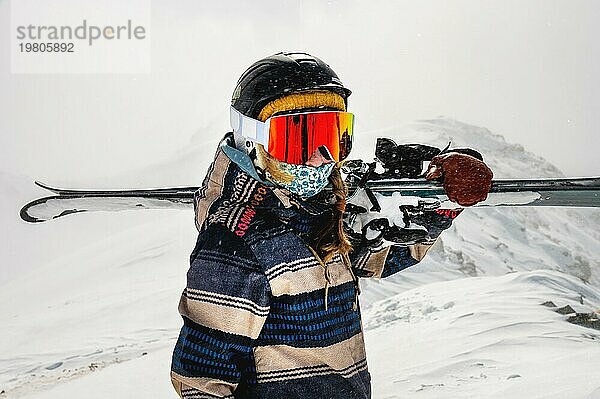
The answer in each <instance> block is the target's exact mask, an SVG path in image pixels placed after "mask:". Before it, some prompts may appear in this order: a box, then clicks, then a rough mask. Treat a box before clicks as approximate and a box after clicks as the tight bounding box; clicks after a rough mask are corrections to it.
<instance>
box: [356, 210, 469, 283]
mask: <svg viewBox="0 0 600 399" xmlns="http://www.w3.org/2000/svg"><path fill="white" fill-rule="evenodd" d="M460 212H461V211H460V210H444V209H440V210H436V211H432V212H428V213H427V214H426V215H424V216H423V217H422V220H419V221H418V222H419V224H421V225H424V226H426V228H427V231H428V232H429V238H430V240H428V241H427V242H426V243H418V244H406V245H388V246H380V247H379V248H372V247H370V246H368V245H362V246H361V245H355V246H354V251H353V252H352V253H351V254H350V261H351V263H352V267H353V269H354V272H355V274H356V275H357V276H358V277H374V278H382V277H387V276H390V275H392V274H395V273H398V272H399V271H402V270H404V269H406V268H408V267H411V266H414V265H416V264H417V263H419V262H420V261H421V260H423V258H424V257H425V255H426V254H427V251H428V250H429V249H430V248H431V246H432V245H433V244H434V243H435V241H436V240H437V238H438V237H439V236H440V234H441V233H442V231H444V230H446V229H448V228H449V227H450V226H451V225H452V221H453V220H454V218H456V217H457V216H458V215H459V214H460Z"/></svg>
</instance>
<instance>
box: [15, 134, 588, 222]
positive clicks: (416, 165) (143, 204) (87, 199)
mask: <svg viewBox="0 0 600 399" xmlns="http://www.w3.org/2000/svg"><path fill="white" fill-rule="evenodd" d="M446 150H447V148H446V149H444V150H440V149H438V148H435V147H430V146H426V145H422V144H400V145H398V144H396V143H395V142H394V141H393V140H391V139H389V138H378V139H377V143H376V146H375V160H376V161H375V162H371V163H367V162H364V161H362V160H351V161H346V162H345V163H344V166H343V167H342V171H343V172H344V173H345V174H346V180H345V181H346V184H347V186H348V190H349V193H350V198H349V201H348V204H349V207H348V208H350V209H352V205H354V207H353V209H354V210H353V211H352V210H351V211H349V212H366V211H374V212H377V211H379V210H380V209H381V207H380V204H379V202H380V200H381V199H383V197H392V201H393V204H394V206H398V207H400V208H401V209H406V207H409V208H410V209H411V211H412V212H416V213H419V212H425V211H432V210H436V209H457V208H460V206H459V205H458V204H455V203H453V202H451V201H449V200H448V197H447V196H446V192H445V190H444V188H443V186H442V184H441V183H439V182H433V181H428V180H426V179H424V178H423V177H421V176H422V174H423V167H424V163H425V162H427V161H430V160H431V159H432V158H433V157H434V156H436V155H439V154H440V153H442V152H444V151H446ZM452 151H457V152H462V153H465V154H467V155H472V156H475V157H481V155H480V154H479V153H477V152H476V151H473V150H471V149H453V150H452ZM377 166H380V167H381V169H383V173H380V172H376V170H377ZM36 184H37V185H38V186H40V187H42V188H44V189H46V190H49V191H51V192H52V193H53V195H50V196H47V197H43V198H38V199H36V200H33V201H31V202H30V203H28V204H27V205H25V206H24V207H23V208H22V209H21V218H22V219H23V220H24V221H26V222H31V223H37V222H44V221H47V220H52V219H56V218H59V217H62V216H65V215H70V214H73V213H78V212H94V211H121V210H133V209H165V208H189V207H191V206H192V205H193V202H194V193H195V192H196V190H198V187H174V188H159V189H148V190H72V189H61V188H55V187H50V186H48V185H46V184H43V183H40V182H36ZM378 198H379V199H378ZM386 201H387V200H386ZM476 206H478V207H481V206H557V207H600V177H590V178H561V179H522V180H494V181H493V183H492V188H491V191H490V193H489V195H488V199H487V200H486V201H484V202H480V203H479V204H477V205H476ZM348 208H347V210H348Z"/></svg>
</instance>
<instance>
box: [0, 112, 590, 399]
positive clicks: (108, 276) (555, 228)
mask: <svg viewBox="0 0 600 399" xmlns="http://www.w3.org/2000/svg"><path fill="white" fill-rule="evenodd" d="M377 136H388V137H396V138H397V141H400V138H402V141H404V142H424V143H431V144H436V145H438V146H444V145H445V143H447V141H448V140H450V139H451V140H452V141H453V143H454V144H455V145H456V146H462V145H465V146H466V145H469V146H472V147H474V148H477V149H479V150H481V152H482V153H483V154H484V157H485V158H486V161H487V162H488V163H489V164H490V166H491V167H492V169H493V170H494V171H495V174H496V177H525V176H529V177H531V176H540V177H543V176H558V175H560V172H559V171H558V170H557V169H556V168H554V167H553V166H552V165H550V164H548V163H547V162H545V161H544V160H542V159H540V158H538V157H536V156H534V155H532V154H531V153H528V152H526V151H524V150H523V148H522V147H520V146H518V145H512V144H507V143H506V142H504V140H503V139H502V138H501V137H499V136H495V135H492V134H490V133H489V132H487V131H486V130H485V129H480V128H476V127H473V126H469V125H465V124H462V123H460V122H456V121H453V120H448V119H443V118H440V119H436V120H431V121H423V122H418V123H415V124H413V125H411V126H407V127H404V128H401V129H391V130H389V131H385V132H369V133H368V134H364V135H362V137H360V138H359V142H358V143H356V145H355V149H361V150H362V151H360V152H359V151H357V152H356V153H355V154H353V155H354V156H355V157H366V156H370V154H372V152H370V151H372V150H370V149H369V146H368V145H367V143H373V142H374V137H377ZM371 148H372V146H371ZM194 151H195V156H196V159H202V162H204V165H206V164H207V163H208V162H209V160H210V158H212V153H213V152H214V150H213V148H208V149H207V148H206V147H205V148H202V149H200V148H197V149H195V150H194ZM190 155H191V154H186V156H184V157H179V158H178V159H177V160H173V161H172V162H171V163H169V162H165V163H162V164H161V165H160V170H161V173H162V174H163V176H168V173H169V170H171V171H172V173H173V175H174V174H176V173H177V174H178V175H179V176H180V178H181V175H182V173H184V174H185V173H186V172H185V171H186V170H188V171H189V167H188V166H189V165H190V163H191V162H192V161H190V159H192V158H193V157H191V156H190ZM195 170H198V169H197V168H196V169H195ZM182 171H184V172H182ZM148 172H149V171H139V173H140V174H144V175H145V176H148V175H149V173H148ZM150 172H151V171H150ZM187 173H190V174H189V176H190V180H189V181H187V182H184V184H185V183H187V184H198V183H199V181H200V180H201V178H202V176H200V177H198V173H197V172H195V171H193V174H192V172H187ZM193 176H195V177H193ZM192 177H193V179H194V180H192ZM2 178H3V179H5V177H3V176H2ZM12 183H13V184H15V185H17V186H18V184H23V185H25V184H30V183H29V181H23V182H21V183H18V182H16V181H15V180H14V179H13V180H12ZM17 192H19V193H21V194H19V195H20V197H19V198H18V199H14V198H7V197H4V198H2V201H9V202H10V201H16V202H19V203H21V202H22V201H23V199H22V198H21V197H22V196H23V195H22V193H23V192H24V191H23V190H21V191H19V190H17ZM17 205H18V204H15V205H14V207H15V209H16V208H18V207H17ZM128 218H131V220H134V221H135V223H131V225H129V226H128V225H127V224H123V223H122V221H123V220H128ZM119 223H121V224H119ZM599 224H600V212H599V211H598V210H572V209H571V210H564V209H562V210H559V209H541V210H533V209H477V210H469V211H467V212H464V213H463V214H462V215H461V216H460V217H459V218H458V219H457V221H456V222H455V224H454V226H453V227H452V228H451V229H450V230H449V231H447V232H445V233H444V234H443V236H442V239H441V240H439V242H438V243H437V244H436V246H435V248H434V249H432V251H431V253H430V254H429V255H428V258H427V259H426V260H425V261H423V262H422V263H421V264H420V265H418V266H416V267H414V268H412V269H409V270H407V271H405V272H403V273H400V274H398V275H396V276H392V277H390V278H388V279H386V280H381V281H367V282H366V283H365V284H363V286H364V293H363V296H362V307H363V311H364V327H365V330H366V340H367V352H368V358H369V364H370V370H371V373H372V378H373V392H374V395H373V397H374V398H376V399H379V398H403V397H416V398H440V397H443V398H462V397H485V398H487V397H490V398H500V397H515V398H600V371H598V370H600V331H597V330H593V329H589V328H584V327H580V326H577V325H574V324H571V323H568V322H567V321H566V316H563V315H560V314H558V313H556V312H554V311H553V309H551V308H549V307H546V306H542V305H541V304H542V303H543V302H545V301H553V302H554V303H555V304H556V305H557V306H559V307H561V306H565V305H570V306H572V307H573V308H574V309H575V310H577V311H582V312H592V311H597V310H599V309H600V255H599V253H600V232H599V231H598V229H597V226H598V225H599ZM96 226H98V227H99V228H100V227H102V228H103V229H105V230H106V231H108V229H107V228H106V226H113V228H112V230H110V231H111V234H108V235H106V236H105V237H94V240H93V243H91V244H90V243H89V242H90V241H88V243H87V244H86V245H81V248H80V249H79V250H77V251H70V253H69V255H67V256H65V255H62V256H59V255H58V254H59V253H61V251H60V248H58V249H57V250H56V251H55V253H56V254H57V256H56V257H55V258H52V257H50V258H48V259H47V260H46V261H44V262H40V263H42V266H40V267H38V268H35V269H32V270H30V271H28V272H26V273H23V274H21V275H19V276H17V277H16V278H15V279H12V280H11V281H10V282H9V283H7V284H4V285H3V286H2V287H0V288H1V290H0V320H2V325H3V328H2V330H0V391H2V393H0V398H4V397H6V398H18V397H25V398H31V399H39V398H76V397H84V396H85V397H88V398H96V397H97V398H106V397H114V398H138V397H147V398H153V397H157V398H158V397H161V398H176V394H175V393H174V391H173V390H172V387H171V385H170V382H169V378H168V374H169V363H170V356H171V350H172V347H173V345H174V342H175V339H176V337H177V334H178V330H179V327H180V325H181V321H180V318H179V316H178V314H177V303H178V300H179V295H180V293H181V290H182V289H183V287H184V285H185V272H186V270H187V261H188V255H189V252H190V250H191V248H192V246H193V243H194V240H195V231H194V226H193V220H192V216H191V213H190V212H186V211H155V212H154V211H152V217H146V218H144V217H142V216H140V215H139V213H136V212H135V211H134V212H123V213H121V214H119V215H115V214H88V215H85V214H80V215H75V216H69V217H65V218H63V220H57V221H55V222H51V223H49V224H45V225H43V226H28V229H29V230H28V231H30V232H32V233H28V234H37V235H36V236H35V237H36V239H37V240H44V239H45V238H48V240H54V241H60V239H61V238H60V237H61V236H60V235H61V234H63V235H65V234H67V233H66V232H68V231H70V230H73V229H86V230H93V229H94V228H95V227H96ZM114 226H119V227H118V228H117V227H114ZM9 228H10V226H9ZM14 228H15V231H22V229H23V227H22V226H15V227H14ZM35 229H38V230H35ZM34 230H35V231H36V232H35V233H33V231H34ZM23 234H24V233H23ZM71 234H73V233H71ZM53 235H54V236H53ZM57 235H58V237H57ZM63 237H67V236H63ZM65 239H66V238H65ZM74 239H75V240H76V239H77V237H74ZM80 240H82V241H83V239H81V238H80ZM63 252H64V251H63ZM48 253H51V251H48ZM8 261H13V262H16V261H18V258H16V257H12V258H11V257H8ZM594 392H595V393H594Z"/></svg>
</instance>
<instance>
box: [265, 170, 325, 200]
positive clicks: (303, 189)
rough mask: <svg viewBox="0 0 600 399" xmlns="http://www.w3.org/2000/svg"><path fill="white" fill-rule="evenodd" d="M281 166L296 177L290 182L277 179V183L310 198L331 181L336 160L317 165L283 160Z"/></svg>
mask: <svg viewBox="0 0 600 399" xmlns="http://www.w3.org/2000/svg"><path fill="white" fill-rule="evenodd" d="M279 167H280V168H281V170H282V171H284V172H286V173H288V174H290V175H292V176H293V177H294V178H293V180H292V181H291V182H290V183H285V182H280V181H277V182H276V183H277V185H278V186H281V187H283V188H285V189H288V190H289V191H290V192H292V193H294V194H296V195H299V196H300V197H302V198H309V197H312V196H313V195H317V194H318V193H319V192H321V190H323V189H324V188H325V186H326V185H327V183H328V182H329V175H331V172H332V171H333V168H334V167H335V162H331V163H328V164H323V165H321V166H316V167H315V166H307V165H293V164H288V163H283V162H281V163H280V164H279Z"/></svg>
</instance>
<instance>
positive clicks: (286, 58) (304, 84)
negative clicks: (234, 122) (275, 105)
mask: <svg viewBox="0 0 600 399" xmlns="http://www.w3.org/2000/svg"><path fill="white" fill-rule="evenodd" d="M306 90H328V91H332V92H334V93H337V94H339V95H340V96H342V98H343V99H344V103H346V105H347V103H348V96H349V95H350V93H352V92H351V91H350V90H349V89H347V88H346V87H344V85H343V84H342V82H341V81H340V79H339V78H338V76H337V75H336V73H335V72H334V71H333V70H332V69H331V68H330V67H329V65H327V64H326V63H325V62H323V61H322V60H320V59H319V58H317V57H314V56H312V55H310V54H307V53H299V52H293V53H291V52H290V53H288V52H286V53H283V52H282V53H277V54H274V55H272V56H270V57H266V58H263V59H262V60H259V61H257V62H255V63H254V64H252V65H251V66H250V67H249V68H248V69H246V71H245V72H244V73H243V74H242V76H241V77H240V79H239V80H238V82H237V85H236V87H235V90H234V91H233V96H232V98H231V105H232V106H233V107H234V108H235V109H236V110H238V111H240V112H241V113H242V114H244V115H246V116H249V117H251V118H255V119H256V118H257V117H258V115H259V113H260V111H261V110H262V109H263V107H264V106H265V105H267V104H268V103H269V102H270V101H272V100H275V99H277V98H280V97H283V96H285V95H287V94H291V93H294V92H299V91H306Z"/></svg>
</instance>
